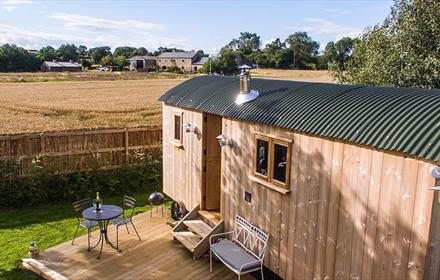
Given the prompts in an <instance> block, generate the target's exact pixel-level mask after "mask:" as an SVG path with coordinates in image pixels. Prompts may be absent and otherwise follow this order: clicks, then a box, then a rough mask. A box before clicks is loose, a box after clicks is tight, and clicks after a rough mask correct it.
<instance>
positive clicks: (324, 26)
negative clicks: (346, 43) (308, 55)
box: [301, 18, 362, 40]
mask: <svg viewBox="0 0 440 280" xmlns="http://www.w3.org/2000/svg"><path fill="white" fill-rule="evenodd" d="M306 21H307V22H310V23H313V25H309V26H303V27H302V29H301V30H304V31H306V32H309V33H311V34H316V35H330V36H334V37H335V39H336V40H338V39H341V38H342V37H346V36H349V37H356V36H358V35H360V34H361V33H362V29H361V28H355V27H348V26H342V25H339V24H336V23H334V22H332V21H329V20H326V19H321V18H308V19H306Z"/></svg>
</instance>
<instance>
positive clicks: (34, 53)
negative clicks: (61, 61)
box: [26, 50, 38, 55]
mask: <svg viewBox="0 0 440 280" xmlns="http://www.w3.org/2000/svg"><path fill="white" fill-rule="evenodd" d="M26 51H27V52H28V53H29V54H32V55H37V54H38V50H26Z"/></svg>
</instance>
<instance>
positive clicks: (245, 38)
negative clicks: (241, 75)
mask: <svg viewBox="0 0 440 280" xmlns="http://www.w3.org/2000/svg"><path fill="white" fill-rule="evenodd" d="M260 47H261V39H260V36H258V35H257V34H256V33H250V32H240V37H238V39H232V41H231V42H229V44H227V45H226V48H228V49H231V50H235V51H237V52H238V53H239V54H240V55H241V56H244V57H247V56H250V55H251V54H253V53H255V52H256V51H258V50H260Z"/></svg>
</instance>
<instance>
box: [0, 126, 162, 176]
mask: <svg viewBox="0 0 440 280" xmlns="http://www.w3.org/2000/svg"><path fill="white" fill-rule="evenodd" d="M161 142H162V129H161V127H158V126H147V127H136V128H117V129H92V130H72V131H56V132H45V133H29V134H15V135H0V161H2V160H11V159H12V160H20V163H21V166H22V171H21V172H20V173H22V174H23V173H26V170H28V168H29V167H30V163H31V161H32V159H33V158H35V157H36V156H38V155H42V156H43V157H44V159H45V160H46V163H47V164H48V165H49V166H52V167H53V168H54V169H56V171H58V172H70V171H77V170H84V169H87V168H90V163H91V162H94V163H95V164H98V165H99V167H100V168H113V167H117V166H120V165H121V164H123V163H124V162H129V159H130V156H129V155H130V152H132V151H133V150H147V151H148V150H153V149H157V148H158V147H159V144H160V143H161Z"/></svg>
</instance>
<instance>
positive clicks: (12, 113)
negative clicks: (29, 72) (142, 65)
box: [0, 79, 183, 134]
mask: <svg viewBox="0 0 440 280" xmlns="http://www.w3.org/2000/svg"><path fill="white" fill-rule="evenodd" d="M182 81H183V80H182V79H156V80H131V81H124V80H122V81H109V82H105V81H90V82H50V83H4V84H0V100H1V103H0V134H14V133H23V132H36V131H53V130H67V129H80V128H98V127H134V126H144V125H149V124H152V125H160V123H161V105H160V102H158V101H157V99H158V97H159V96H161V95H162V94H163V93H164V92H165V91H167V90H168V89H170V88H172V87H174V86H175V85H177V84H179V83H180V82H182Z"/></svg>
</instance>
